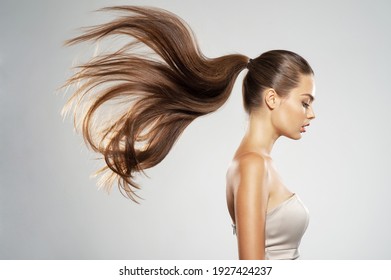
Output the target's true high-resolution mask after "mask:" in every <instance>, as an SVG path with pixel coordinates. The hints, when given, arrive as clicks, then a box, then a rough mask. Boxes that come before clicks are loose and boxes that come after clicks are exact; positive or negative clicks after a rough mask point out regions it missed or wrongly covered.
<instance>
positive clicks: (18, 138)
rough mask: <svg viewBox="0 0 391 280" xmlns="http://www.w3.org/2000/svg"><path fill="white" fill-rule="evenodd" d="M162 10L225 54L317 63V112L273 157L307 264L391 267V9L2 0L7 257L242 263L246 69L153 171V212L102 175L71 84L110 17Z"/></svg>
mask: <svg viewBox="0 0 391 280" xmlns="http://www.w3.org/2000/svg"><path fill="white" fill-rule="evenodd" d="M118 4H129V5H150V6H157V7H161V8H165V9H167V10H170V11H172V12H174V13H176V14H178V15H179V16H180V17H182V18H183V19H184V20H185V21H187V22H188V24H189V25H190V26H191V27H192V29H193V30H194V32H195V34H196V36H197V38H198V41H199V44H200V46H201V49H202V51H203V52H204V53H205V55H207V56H210V57H215V56H221V55H224V54H229V53H236V52H237V53H242V54H245V55H247V56H249V57H256V56H258V55H259V54H261V53H262V52H264V51H267V50H271V49H288V50H292V51H295V52H297V53H299V54H301V55H302V56H304V57H305V58H306V59H307V60H308V61H309V62H310V64H311V65H312V67H313V69H314V71H315V73H316V87H317V92H316V101H315V103H314V109H315V113H316V115H317V118H316V119H315V120H314V121H313V122H312V124H311V126H310V127H309V129H308V131H307V133H306V134H305V135H304V136H303V138H302V139H301V140H299V141H293V140H289V139H279V140H278V141H277V142H276V144H275V146H274V151H273V158H274V160H275V163H276V165H277V167H278V170H279V172H280V174H281V176H282V178H283V180H284V182H285V184H286V185H287V186H288V187H289V188H290V189H291V190H292V191H294V192H296V193H298V194H299V195H300V197H301V199H302V200H303V201H304V203H305V204H306V205H307V207H308V208H309V210H310V214H311V220H310V224H309V227H308V229H307V232H306V234H305V235H304V237H303V240H302V244H301V253H302V255H301V256H302V259H390V258H391V250H390V247H391V223H390V218H389V214H390V213H391V203H389V201H390V197H391V191H390V182H391V175H390V174H391V173H390V170H389V166H390V164H389V161H390V158H391V149H390V147H389V145H390V143H391V132H390V124H389V120H390V118H391V110H390V109H389V107H390V104H391V97H390V86H389V85H390V80H391V79H390V78H391V77H390V65H391V52H390V50H391V32H390V27H391V20H390V13H391V2H390V1H388V0H384V1H381V0H371V1H368V0H362V1H304V0H297V1H261V0H259V1H255V0H254V1H249V0H241V1H226V0H224V1H223V0H220V1H215V0H209V1H200V0H188V1H180V0H173V1H158V0H155V1H153V0H149V1H147V0H145V1H141V0H140V1H112V0H110V1H109V0H106V1H104V0H88V1H87V0H84V1H76V0H68V1H52V0H46V1H45V0H37V1H27V0H25V1H21V0H17V1H15V0H12V1H11V0H5V1H4V0H1V2H0V102H1V103H0V124H1V127H0V157H1V160H0V258H1V259H236V258H237V248H236V238H235V236H233V234H232V229H231V220H230V218H229V215H228V211H227V209H226V202H225V172H226V168H227V166H228V164H229V162H230V160H231V157H232V155H233V153H234V151H235V149H236V147H237V145H238V143H239V141H240V139H241V137H242V136H243V133H244V130H245V127H246V115H245V113H244V111H243V109H242V101H241V81H242V78H243V74H244V73H245V71H244V72H243V73H242V74H241V75H240V76H239V78H238V80H237V83H236V85H235V88H234V90H233V92H232V96H231V98H230V99H229V101H228V102H227V103H226V104H225V105H224V107H223V108H221V110H219V111H218V112H216V113H214V114H211V115H208V116H205V117H202V118H199V119H197V120H196V121H194V122H193V123H192V124H191V125H190V126H189V127H188V128H187V130H186V131H185V132H184V134H183V135H182V136H181V138H180V139H179V141H178V143H177V144H176V145H175V147H174V148H173V150H172V152H171V153H170V154H169V155H168V156H167V158H166V159H165V160H164V161H163V162H162V163H161V164H159V165H158V166H156V167H155V168H153V169H150V170H148V171H147V175H148V176H149V178H147V177H139V179H138V182H139V183H140V184H141V185H142V186H143V189H142V190H141V191H140V192H139V193H138V194H139V195H140V196H142V197H143V199H144V200H142V201H141V204H139V205H137V204H135V203H133V202H131V201H130V200H128V199H126V198H124V197H123V196H122V195H121V194H120V193H119V191H118V189H117V188H116V187H114V188H113V191H112V192H111V194H110V195H108V194H107V193H106V192H104V191H102V190H98V189H97V187H96V180H95V179H93V178H90V174H91V173H93V172H94V171H95V170H96V169H97V168H99V167H100V166H102V164H103V163H102V162H101V161H99V160H95V158H96V155H94V154H93V153H91V152H90V151H88V150H87V149H86V148H85V146H84V143H83V141H82V138H81V136H80V135H77V134H75V132H74V130H73V127H72V121H71V119H66V120H65V121H63V120H62V118H61V116H60V111H61V108H62V106H63V105H64V103H65V100H66V96H64V94H63V92H61V91H58V88H59V87H60V86H61V85H62V84H63V83H64V82H65V80H66V79H67V78H68V77H69V76H70V74H71V71H70V68H71V66H72V65H73V63H74V59H75V58H76V57H80V56H82V55H83V52H85V51H86V50H88V47H85V46H84V47H79V46H75V47H70V48H65V47H63V45H62V43H63V41H64V40H66V39H68V38H71V37H72V36H75V35H77V34H79V31H78V28H79V27H82V26H88V25H93V24H96V23H103V22H105V21H106V20H108V19H110V18H112V17H110V16H109V15H107V14H102V13H95V12H93V11H94V10H96V9H98V8H101V7H105V6H111V5H118Z"/></svg>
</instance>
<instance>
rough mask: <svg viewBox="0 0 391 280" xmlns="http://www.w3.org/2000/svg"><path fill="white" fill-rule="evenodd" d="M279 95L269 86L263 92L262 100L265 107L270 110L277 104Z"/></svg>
mask: <svg viewBox="0 0 391 280" xmlns="http://www.w3.org/2000/svg"><path fill="white" fill-rule="evenodd" d="M279 99H280V97H279V96H278V94H277V92H276V91H275V90H274V89H272V88H269V89H267V90H266V91H265V94H264V100H265V104H266V106H267V107H269V109H270V110H273V109H275V108H276V107H277V106H278V102H279Z"/></svg>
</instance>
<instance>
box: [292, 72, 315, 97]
mask: <svg viewBox="0 0 391 280" xmlns="http://www.w3.org/2000/svg"><path fill="white" fill-rule="evenodd" d="M290 95H294V96H298V97H300V96H306V97H310V98H311V99H313V98H314V97H315V81H314V77H313V76H312V75H301V76H300V81H299V85H298V86H297V87H296V88H294V89H293V90H292V91H291V94H290Z"/></svg>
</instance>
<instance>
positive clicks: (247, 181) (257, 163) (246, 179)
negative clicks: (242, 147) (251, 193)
mask: <svg viewBox="0 0 391 280" xmlns="http://www.w3.org/2000/svg"><path fill="white" fill-rule="evenodd" d="M267 170H268V169H267V160H266V159H265V158H264V157H263V156H262V155H260V154H257V153H254V152H249V153H245V154H243V155H240V156H238V157H236V158H235V159H234V161H233V166H232V169H231V175H234V176H233V177H235V178H236V180H235V181H236V185H237V187H239V186H240V188H245V189H247V188H253V187H255V188H259V186H260V185H266V184H265V183H266V180H267V174H268V172H267Z"/></svg>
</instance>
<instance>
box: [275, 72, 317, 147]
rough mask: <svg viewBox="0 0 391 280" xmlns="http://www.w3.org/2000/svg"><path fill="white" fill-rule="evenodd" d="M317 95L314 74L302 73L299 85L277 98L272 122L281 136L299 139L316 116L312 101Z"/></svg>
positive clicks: (276, 96)
mask: <svg viewBox="0 0 391 280" xmlns="http://www.w3.org/2000/svg"><path fill="white" fill-rule="evenodd" d="M314 97H315V83H314V77H313V76H312V75H301V77H300V82H299V85H298V86H297V87H296V88H294V89H292V90H291V91H290V92H289V93H288V95H286V96H283V97H281V96H279V95H278V93H277V94H276V95H275V96H274V97H273V98H275V100H274V102H275V105H274V108H273V111H272V118H271V120H272V124H273V126H274V128H275V129H276V131H277V133H278V134H279V136H286V137H288V138H291V139H295V140H298V139H300V138H301V136H302V133H304V132H306V127H307V126H309V125H310V121H311V120H312V119H314V118H315V114H314V110H313V108H312V103H313V101H314Z"/></svg>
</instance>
